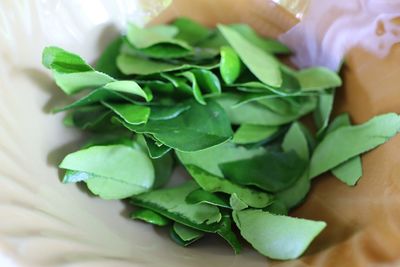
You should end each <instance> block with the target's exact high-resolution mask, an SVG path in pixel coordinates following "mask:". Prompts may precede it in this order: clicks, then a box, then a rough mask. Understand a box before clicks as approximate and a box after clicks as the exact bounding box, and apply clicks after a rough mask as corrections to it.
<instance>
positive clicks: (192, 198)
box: [186, 189, 230, 209]
mask: <svg viewBox="0 0 400 267" xmlns="http://www.w3.org/2000/svg"><path fill="white" fill-rule="evenodd" d="M186 202H187V203H189V204H198V203H204V204H209V205H213V206H218V207H222V208H228V209H229V208H230V206H229V204H228V203H227V202H226V201H225V200H224V199H223V198H221V197H219V196H217V195H216V194H213V193H210V192H207V191H205V190H203V189H197V190H194V191H193V192H191V193H190V194H189V195H187V197H186Z"/></svg>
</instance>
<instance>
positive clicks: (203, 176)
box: [186, 165, 271, 208]
mask: <svg viewBox="0 0 400 267" xmlns="http://www.w3.org/2000/svg"><path fill="white" fill-rule="evenodd" d="M186 169H187V170H188V171H189V173H190V175H191V176H192V177H193V179H194V180H195V181H196V182H197V183H198V184H199V186H200V187H201V188H203V189H204V190H206V191H208V192H211V193H214V192H222V193H226V194H234V193H235V194H236V195H237V197H238V198H240V199H241V200H242V201H243V202H244V203H246V204H247V205H248V206H251V207H254V208H264V207H266V206H268V205H269V204H270V203H271V197H270V196H269V195H268V194H267V193H264V192H260V191H256V190H253V189H250V188H247V187H243V186H240V185H237V184H235V183H233V182H231V181H229V180H226V179H224V178H221V177H218V176H215V175H213V174H211V173H208V172H206V171H205V170H203V169H201V168H199V167H197V166H195V165H187V166H186Z"/></svg>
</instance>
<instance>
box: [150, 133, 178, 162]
mask: <svg viewBox="0 0 400 267" xmlns="http://www.w3.org/2000/svg"><path fill="white" fill-rule="evenodd" d="M144 140H145V142H146V146H147V150H148V152H149V155H150V157H151V158H152V159H157V158H160V157H162V156H164V155H165V154H166V153H168V152H169V151H171V149H172V148H170V147H168V146H166V145H163V144H161V145H158V144H157V141H156V140H154V139H153V138H152V137H149V136H146V135H144Z"/></svg>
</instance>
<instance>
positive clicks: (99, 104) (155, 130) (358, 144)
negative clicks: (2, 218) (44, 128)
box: [43, 18, 400, 260]
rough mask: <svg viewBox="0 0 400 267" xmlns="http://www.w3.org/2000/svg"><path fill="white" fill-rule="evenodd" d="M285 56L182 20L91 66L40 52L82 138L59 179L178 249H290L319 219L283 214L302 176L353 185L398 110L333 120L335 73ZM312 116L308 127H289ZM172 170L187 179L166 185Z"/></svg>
mask: <svg viewBox="0 0 400 267" xmlns="http://www.w3.org/2000/svg"><path fill="white" fill-rule="evenodd" d="M289 53H290V51H289V49H288V48H287V47H286V46H285V45H283V44H281V43H279V42H278V41H275V40H271V39H265V38H263V37H261V36H259V35H257V34H256V33H255V31H254V30H253V29H251V28H250V27H249V26H247V25H244V24H234V25H218V27H217V28H215V29H209V28H206V27H204V26H202V25H199V24H198V23H196V22H194V21H191V20H189V19H186V18H179V19H177V20H175V21H174V22H172V23H171V24H170V25H160V26H155V27H149V28H139V27H137V26H135V25H129V27H128V30H127V34H126V35H124V36H120V37H118V38H117V39H115V40H114V41H113V42H112V43H111V44H110V45H109V46H108V47H107V48H106V49H105V51H104V52H103V54H102V55H101V57H100V59H99V60H98V62H97V64H96V66H95V67H92V66H90V65H89V64H87V63H86V62H85V61H84V60H83V59H82V58H81V57H79V56H78V55H76V54H73V53H70V52H67V51H65V50H63V49H61V48H57V47H47V48H45V50H44V52H43V64H44V66H46V67H47V68H48V69H50V70H51V71H52V72H53V76H54V79H55V82H56V83H57V85H58V86H59V87H60V88H61V89H62V90H63V91H64V92H65V93H66V94H68V95H75V94H77V96H78V97H76V98H75V102H73V103H71V104H70V105H68V106H65V107H62V108H59V109H57V111H68V115H67V116H66V118H65V124H66V125H67V126H72V127H76V128H79V129H82V130H84V131H87V132H90V133H91V134H92V138H90V139H89V141H88V142H87V144H85V145H84V146H83V147H82V149H81V150H79V151H77V152H74V153H71V154H69V155H67V156H66V157H65V159H64V160H63V161H62V163H61V164H60V168H62V169H65V170H66V172H65V176H64V178H63V182H64V183H76V182H84V183H86V185H87V187H88V188H89V190H90V191H91V192H92V193H93V194H95V195H97V196H99V197H101V198H103V199H109V200H116V199H130V202H131V203H132V205H134V206H136V207H138V209H136V210H135V212H133V214H132V218H134V219H138V220H143V221H145V222H148V223H151V224H154V225H157V226H160V227H162V226H165V227H168V228H169V231H170V236H171V238H172V240H174V241H175V242H176V243H178V244H180V245H183V246H187V245H189V244H191V243H193V242H195V241H196V240H198V239H201V238H202V237H203V236H204V235H206V234H217V235H219V236H221V237H222V238H223V239H225V240H226V241H227V242H228V244H229V245H231V246H232V248H233V249H234V251H235V252H236V253H239V252H240V250H241V246H242V245H241V244H242V242H241V241H240V240H239V239H238V237H237V235H236V233H237V232H239V233H240V235H241V236H242V237H243V238H244V239H245V240H247V241H248V242H249V243H250V244H251V245H252V246H253V247H254V248H255V249H256V250H258V251H259V252H260V253H261V254H263V255H265V256H267V257H270V258H272V259H281V260H283V259H294V258H297V257H299V256H300V255H301V254H302V253H303V252H304V251H305V250H306V248H307V247H308V245H309V244H310V243H311V241H312V240H313V239H314V238H315V237H316V236H317V235H318V234H319V233H320V232H321V231H322V230H323V228H324V227H325V226H326V224H325V223H324V222H321V221H311V220H305V219H299V218H294V217H290V216H288V211H290V209H292V208H294V207H296V206H297V205H299V204H300V203H301V202H302V201H303V200H304V198H305V197H306V195H307V193H308V192H309V190H310V183H311V179H313V178H315V177H317V176H318V175H320V174H322V173H324V172H327V171H330V172H332V173H333V175H334V176H336V177H337V178H338V179H339V180H340V181H342V182H344V183H346V184H348V185H350V186H353V185H355V184H356V182H357V181H358V179H359V178H360V177H361V174H362V167H361V160H360V154H362V153H364V152H367V151H368V150H370V149H372V148H374V147H376V146H378V145H380V144H382V143H384V142H386V141H387V140H388V139H389V138H391V137H393V136H394V135H395V134H396V133H397V132H398V131H399V129H400V118H399V116H398V115H397V114H393V113H391V114H385V115H381V116H377V117H375V118H373V119H371V120H370V121H368V122H366V123H364V124H361V125H357V126H353V125H351V122H350V119H349V116H348V115H347V114H342V115H340V116H338V117H336V118H335V119H333V120H330V113H331V110H332V105H333V100H334V93H335V87H339V86H340V85H341V84H342V82H341V79H340V77H339V76H338V75H337V74H336V73H334V72H332V71H330V70H328V69H325V68H322V67H317V68H309V69H303V70H294V69H292V68H290V67H289V66H287V65H285V64H283V63H282V62H281V61H280V60H279V59H278V56H279V55H285V54H289ZM310 113H312V114H313V116H314V119H315V126H316V128H317V131H316V132H315V133H314V132H312V131H310V130H309V129H308V128H306V127H305V126H304V125H303V124H302V123H301V122H300V121H299V119H300V118H302V117H303V116H305V115H307V114H310ZM178 165H180V166H183V167H184V168H185V169H186V170H187V172H188V174H189V175H190V177H191V178H192V179H188V180H187V181H186V182H184V183H183V184H180V185H178V186H171V185H169V186H166V185H167V184H168V182H169V180H170V177H171V174H172V172H173V169H174V168H175V167H176V166H178ZM235 229H237V230H238V231H236V230H235Z"/></svg>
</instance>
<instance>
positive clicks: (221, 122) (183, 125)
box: [124, 100, 232, 151]
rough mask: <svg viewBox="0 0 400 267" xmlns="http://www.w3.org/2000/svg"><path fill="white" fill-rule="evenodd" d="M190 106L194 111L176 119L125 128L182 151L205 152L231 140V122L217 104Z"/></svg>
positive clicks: (209, 102) (195, 104) (191, 102)
mask: <svg viewBox="0 0 400 267" xmlns="http://www.w3.org/2000/svg"><path fill="white" fill-rule="evenodd" d="M187 103H188V104H189V105H190V107H191V108H190V109H189V110H187V111H186V112H183V113H182V114H181V115H179V116H178V117H176V118H173V119H170V120H159V121H153V120H149V121H148V122H147V124H145V125H127V124H124V125H125V127H127V128H128V129H130V130H132V131H135V132H138V133H146V134H152V135H153V136H154V137H155V138H156V139H157V140H159V141H160V142H161V143H163V144H165V145H167V146H169V147H172V148H174V149H176V150H179V151H197V150H202V149H206V148H208V147H212V146H215V145H218V144H221V143H224V142H226V141H227V140H228V139H229V138H231V136H232V129H231V126H230V123H229V120H228V118H227V117H226V114H225V112H224V111H223V110H222V108H221V107H220V106H219V105H218V104H217V103H215V102H213V101H208V103H207V105H201V104H198V103H196V102H195V101H193V100H191V101H189V102H187ZM193 140H196V141H195V142H193Z"/></svg>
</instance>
